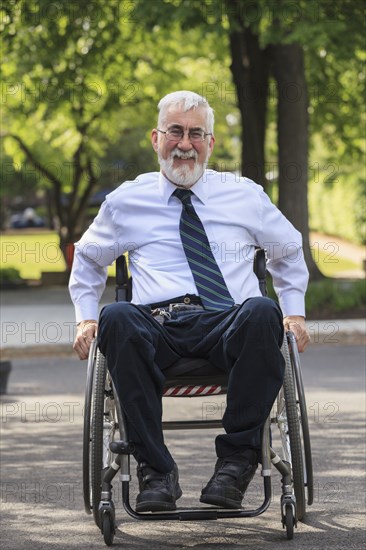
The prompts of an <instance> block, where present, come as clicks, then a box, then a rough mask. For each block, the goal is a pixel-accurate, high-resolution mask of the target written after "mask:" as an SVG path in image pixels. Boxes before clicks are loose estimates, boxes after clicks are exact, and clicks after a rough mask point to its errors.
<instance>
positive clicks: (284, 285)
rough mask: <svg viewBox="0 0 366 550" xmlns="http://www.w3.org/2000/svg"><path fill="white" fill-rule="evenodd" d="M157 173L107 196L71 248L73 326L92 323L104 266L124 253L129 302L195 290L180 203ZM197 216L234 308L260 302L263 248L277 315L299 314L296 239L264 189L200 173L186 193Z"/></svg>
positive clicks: (302, 280) (302, 269) (301, 268)
mask: <svg viewBox="0 0 366 550" xmlns="http://www.w3.org/2000/svg"><path fill="white" fill-rule="evenodd" d="M175 189H176V187H175V186H174V185H173V184H172V183H171V182H169V181H168V180H167V179H166V178H165V177H164V176H163V175H162V174H161V173H159V172H152V173H148V174H142V175H140V176H138V178H137V179H136V180H134V181H126V182H124V183H123V184H122V185H120V186H119V187H118V188H117V189H116V190H115V191H113V192H112V193H110V194H109V195H107V197H106V200H105V202H104V203H103V204H102V206H101V208H100V211H99V213H98V215H97V217H96V218H95V220H94V221H93V223H92V224H91V225H90V227H89V229H88V230H87V231H86V232H85V233H84V235H83V237H82V238H81V239H80V241H79V242H77V243H76V245H75V257H74V263H73V268H72V272H71V277H70V284H69V289H70V294H71V298H72V300H73V302H74V305H75V310H76V320H77V322H79V321H82V320H86V319H97V318H98V303H99V300H100V297H101V295H102V292H103V290H104V286H105V281H106V278H107V266H108V265H110V264H112V263H113V261H114V260H115V259H116V258H117V257H118V256H120V255H121V254H123V253H124V252H126V251H127V252H128V253H129V268H130V272H131V275H132V280H133V289H132V302H133V303H135V304H150V303H154V302H162V301H165V300H169V299H170V298H174V297H176V296H181V295H184V294H186V293H189V294H197V295H198V291H197V288H196V285H195V282H194V279H193V276H192V273H191V270H190V268H189V265H188V262H187V259H186V256H185V253H184V250H183V246H182V243H181V239H180V234H179V220H180V215H181V211H182V203H181V202H180V200H179V199H178V198H176V197H174V196H172V193H173V191H174V190H175ZM191 190H192V191H193V193H194V196H193V197H192V204H193V206H194V208H195V210H196V212H197V214H198V216H199V217H200V219H201V221H202V223H203V225H204V228H205V230H206V233H207V237H208V240H209V242H210V244H211V248H212V252H213V254H214V256H215V259H216V261H217V263H218V265H219V267H220V269H221V272H222V274H223V276H224V279H225V281H226V284H227V287H228V289H229V292H230V294H231V296H232V297H233V299H234V301H235V303H237V304H240V303H242V302H243V301H244V300H246V299H247V298H250V297H254V296H260V295H261V293H260V290H259V286H258V280H257V277H256V276H255V274H254V273H253V258H254V251H255V247H256V246H259V247H262V248H265V249H266V250H267V255H268V264H267V268H268V270H269V272H270V273H271V275H272V278H273V284H274V288H275V290H276V293H277V295H278V298H279V302H280V306H281V308H282V311H283V314H284V316H286V315H305V307H304V295H305V291H306V287H307V281H308V271H307V268H306V265H305V262H304V257H303V252H302V239H301V235H300V233H299V232H298V231H297V230H296V229H295V228H294V227H293V225H292V224H291V223H290V222H289V221H288V220H287V219H286V218H285V217H284V216H283V215H282V214H281V212H280V211H279V210H278V209H277V208H276V207H275V206H274V205H273V204H272V203H271V201H270V199H269V197H268V196H267V195H266V193H265V192H264V191H263V188H262V187H261V186H259V185H257V184H256V183H254V182H253V181H251V180H249V179H247V178H241V177H239V176H236V175H235V174H232V173H229V172H216V171H214V170H206V172H205V173H204V174H203V176H202V177H201V178H200V179H199V180H198V182H197V183H195V185H194V186H193V187H192V188H191Z"/></svg>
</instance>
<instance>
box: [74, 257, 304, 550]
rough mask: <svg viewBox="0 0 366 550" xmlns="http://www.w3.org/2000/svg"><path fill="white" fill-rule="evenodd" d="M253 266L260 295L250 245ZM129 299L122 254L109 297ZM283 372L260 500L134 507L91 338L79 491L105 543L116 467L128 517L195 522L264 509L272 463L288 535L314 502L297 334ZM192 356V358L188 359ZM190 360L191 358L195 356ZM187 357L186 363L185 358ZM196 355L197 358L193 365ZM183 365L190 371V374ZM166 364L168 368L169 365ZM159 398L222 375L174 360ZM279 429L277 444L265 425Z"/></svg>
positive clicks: (115, 408)
mask: <svg viewBox="0 0 366 550" xmlns="http://www.w3.org/2000/svg"><path fill="white" fill-rule="evenodd" d="M254 271H255V273H256V275H257V277H258V280H259V287H260V290H261V292H262V294H263V295H265V294H266V256H265V251H264V250H263V249H257V250H256V255H255V260H254ZM130 298H131V278H129V276H128V270H127V262H126V259H125V257H124V256H120V257H119V258H117V260H116V301H126V300H130ZM282 354H283V357H284V359H285V377H284V382H283V386H282V388H281V390H280V392H279V394H278V396H277V399H276V402H275V404H274V406H273V408H272V412H271V414H270V416H269V417H268V418H267V420H266V423H265V426H264V429H263V432H262V442H261V445H262V461H261V464H262V470H261V475H262V477H263V486H264V490H263V495H264V498H263V502H262V503H261V504H260V506H258V507H257V508H256V509H245V508H240V509H238V510H229V509H221V508H218V507H213V506H212V507H207V506H201V507H198V508H192V509H179V508H177V510H175V511H169V512H148V513H146V512H144V513H141V512H140V513H139V512H136V510H134V508H133V507H132V506H131V504H130V481H131V475H130V456H131V454H132V453H133V451H134V446H133V442H131V441H129V439H128V434H127V432H126V423H125V420H124V416H123V411H122V408H121V406H120V403H119V401H118V398H117V394H116V392H115V389H114V385H113V382H112V379H111V377H110V375H109V372H108V369H107V363H106V359H105V357H104V356H103V355H102V354H101V353H100V351H99V349H98V348H97V344H96V342H95V341H94V342H93V343H92V345H91V348H90V353H89V359H88V369H87V380H86V389H85V409H84V433H83V496H84V506H85V511H86V513H87V514H93V518H94V521H95V524H96V525H97V527H99V529H100V530H101V532H102V535H103V537H104V542H105V543H106V545H108V546H110V545H112V544H113V539H114V535H115V531H116V523H115V506H114V502H113V499H112V480H113V479H114V477H115V476H116V474H117V473H119V478H120V481H121V483H122V503H123V507H124V509H125V511H126V512H127V513H128V514H129V515H130V516H131V517H133V518H135V519H137V520H143V521H157V520H180V521H200V520H217V519H223V518H242V517H254V516H258V515H260V514H262V513H263V512H265V511H266V510H267V509H268V507H269V505H270V503H271V497H272V482H271V466H272V465H273V466H274V467H275V468H276V469H277V470H278V472H279V473H280V475H281V476H282V479H281V498H280V508H281V522H282V527H283V528H284V529H285V530H286V536H287V538H288V539H292V538H293V536H294V527H297V524H298V521H301V520H303V519H304V517H305V513H306V505H309V506H310V505H311V504H312V502H313V493H314V489H313V468H312V458H311V444H310V435H309V425H308V418H307V409H306V401H305V394H304V387H303V382H302V376H301V366H300V360H299V353H298V349H297V345H296V339H295V336H294V334H293V333H292V332H287V333H286V335H285V338H284V342H283V345H282ZM192 361H193V364H192ZM195 361H196V363H194V362H195ZM189 362H190V363H191V365H189ZM197 362H199V363H198V364H197ZM190 368H191V369H192V370H194V372H193V373H192V374H191V375H190V374H189V370H190ZM169 371H170V372H169ZM165 374H166V376H167V378H166V382H165V386H164V390H163V397H164V396H165V397H166V396H170V397H177V398H178V397H196V396H202V395H221V394H226V390H227V382H228V377H227V375H226V374H224V373H223V372H221V371H217V370H213V367H212V366H210V365H209V363H208V361H205V360H203V359H199V360H198V359H197V360H195V359H186V358H182V359H181V360H179V361H178V362H177V363H176V364H175V365H173V367H172V368H171V369H168V372H166V371H165ZM273 425H276V426H277V428H278V432H277V434H278V435H279V437H278V442H277V443H276V445H277V446H278V449H277V450H275V441H274V440H275V438H274V437H273V435H274V434H272V432H273V430H271V427H272V426H273ZM220 427H222V425H221V421H220V420H214V419H209V420H203V419H202V420H178V421H163V430H179V429H206V428H220Z"/></svg>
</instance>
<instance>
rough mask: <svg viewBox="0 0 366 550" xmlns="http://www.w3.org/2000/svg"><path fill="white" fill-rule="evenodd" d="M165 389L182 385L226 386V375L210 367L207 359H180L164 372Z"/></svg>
mask: <svg viewBox="0 0 366 550" xmlns="http://www.w3.org/2000/svg"><path fill="white" fill-rule="evenodd" d="M164 375H165V377H166V381H165V384H164V386H165V388H171V387H174V386H177V385H182V384H194V385H210V384H218V385H221V386H227V381H228V375H227V374H226V373H225V372H224V371H222V370H220V369H218V368H217V367H215V366H214V365H212V364H211V363H210V362H209V361H208V360H207V359H203V358H198V357H181V358H180V359H179V360H178V361H176V363H174V365H172V366H171V367H169V368H168V369H166V370H164Z"/></svg>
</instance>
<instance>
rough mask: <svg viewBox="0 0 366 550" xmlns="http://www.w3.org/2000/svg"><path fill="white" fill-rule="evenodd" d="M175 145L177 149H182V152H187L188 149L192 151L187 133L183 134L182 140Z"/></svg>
mask: <svg viewBox="0 0 366 550" xmlns="http://www.w3.org/2000/svg"><path fill="white" fill-rule="evenodd" d="M177 145H178V147H179V149H182V150H183V151H186V150H188V151H189V150H190V149H192V143H191V140H190V138H189V133H188V132H187V131H186V132H184V134H183V136H182V138H181V139H180V141H178V144H177Z"/></svg>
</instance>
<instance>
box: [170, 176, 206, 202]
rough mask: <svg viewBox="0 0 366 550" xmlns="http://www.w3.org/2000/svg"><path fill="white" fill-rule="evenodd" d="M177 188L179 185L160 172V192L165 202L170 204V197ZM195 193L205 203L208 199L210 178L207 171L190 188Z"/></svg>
mask: <svg viewBox="0 0 366 550" xmlns="http://www.w3.org/2000/svg"><path fill="white" fill-rule="evenodd" d="M176 189H177V186H176V185H174V184H173V183H172V182H171V181H169V180H168V179H167V178H166V177H165V176H164V175H163V174H162V172H160V173H159V193H160V196H161V198H162V200H163V202H164V204H168V202H169V199H170V197H171V196H172V194H173V193H174V191H175V190H176ZM190 189H191V191H192V192H193V193H194V195H195V196H196V197H197V198H198V199H199V200H200V201H201V202H202V203H203V204H205V203H206V202H207V199H208V179H207V171H205V172H204V173H203V174H202V176H201V177H200V179H199V180H198V181H197V182H196V183H195V184H194V185H193V186H192V187H191V188H190Z"/></svg>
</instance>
